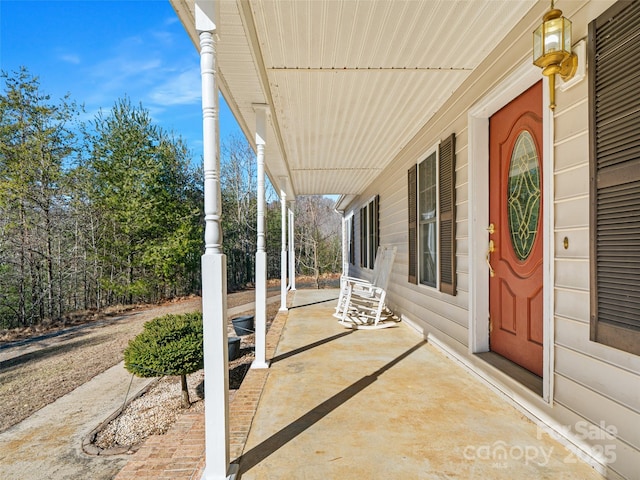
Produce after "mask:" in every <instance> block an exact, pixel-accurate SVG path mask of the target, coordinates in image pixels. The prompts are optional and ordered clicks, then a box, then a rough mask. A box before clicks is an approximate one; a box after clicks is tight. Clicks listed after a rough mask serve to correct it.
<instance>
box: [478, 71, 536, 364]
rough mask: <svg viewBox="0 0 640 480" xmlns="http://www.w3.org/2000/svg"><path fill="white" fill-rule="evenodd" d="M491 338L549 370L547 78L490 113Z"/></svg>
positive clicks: (500, 349) (518, 358)
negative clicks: (545, 321)
mask: <svg viewBox="0 0 640 480" xmlns="http://www.w3.org/2000/svg"><path fill="white" fill-rule="evenodd" d="M489 159H490V160H489V221H490V223H491V224H493V230H490V232H491V231H493V233H490V234H489V239H490V240H491V241H492V242H493V251H492V252H491V253H490V254H489V255H488V257H487V259H488V261H489V262H490V266H491V268H492V269H493V272H494V275H493V276H491V277H490V278H489V315H490V334H489V344H490V348H491V350H492V351H493V352H496V353H498V354H500V355H502V356H504V357H506V358H508V359H509V360H511V361H513V362H515V363H517V364H518V365H521V366H523V367H524V368H526V369H527V370H530V371H531V372H533V373H535V374H536V375H539V376H542V338H543V336H542V238H543V231H542V164H543V162H542V82H538V83H537V84H536V85H534V86H533V87H531V88H530V89H529V90H527V91H526V92H524V93H523V94H522V95H520V96H519V97H518V98H516V99H515V100H513V101H512V102H511V103H509V104H508V105H506V106H505V107H503V108H502V109H501V110H499V111H498V112H496V113H495V114H494V115H493V116H492V117H491V118H490V120H489Z"/></svg>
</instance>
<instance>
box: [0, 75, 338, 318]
mask: <svg viewBox="0 0 640 480" xmlns="http://www.w3.org/2000/svg"><path fill="white" fill-rule="evenodd" d="M0 78H1V79H2V82H3V85H2V90H1V91H0V328H13V327H20V326H29V325H35V324H38V323H41V322H43V321H48V320H52V321H59V320H64V319H65V318H66V317H67V316H68V315H69V314H70V313H71V312H77V311H87V310H101V309H104V308H105V307H108V306H111V305H116V304H131V303H148V302H156V301H159V300H161V299H166V298H171V297H176V296H183V295H188V294H199V293H200V288H201V284H200V282H201V277H200V257H201V255H202V252H203V228H204V224H203V211H202V208H203V187H202V167H201V166H200V165H201V163H202V162H200V161H199V162H194V161H193V160H194V159H193V158H192V153H191V152H190V150H189V148H188V146H187V145H186V143H185V141H184V140H183V139H182V138H181V137H180V136H179V135H175V134H174V133H172V132H167V131H165V130H163V129H162V128H160V127H158V126H157V125H154V123H153V121H152V119H151V116H150V114H149V112H148V111H147V110H146V109H145V108H143V106H142V105H141V104H140V105H137V106H136V105H133V104H132V103H131V101H130V100H129V99H128V98H126V97H125V98H122V99H118V100H116V101H115V103H114V106H113V107H112V109H111V110H110V111H108V112H99V113H98V114H97V115H96V116H95V117H94V118H93V119H92V120H88V121H81V120H80V118H81V116H82V114H83V109H82V107H81V106H79V105H78V104H76V103H75V102H74V101H72V100H71V99H70V96H69V95H67V96H65V97H64V98H62V99H60V100H59V101H57V102H55V101H52V100H51V97H50V96H49V95H47V94H46V93H44V92H43V91H42V90H41V88H40V84H39V80H38V78H37V77H35V76H33V75H31V74H30V73H29V71H28V70H27V69H25V68H21V69H20V71H18V72H14V73H13V74H8V73H5V72H2V73H1V75H0ZM196 163H197V166H196ZM221 164H222V167H221V180H222V183H221V184H222V200H223V204H222V208H223V220H222V221H223V234H224V242H223V243H224V249H225V253H226V254H227V264H228V286H229V288H230V289H239V288H242V287H244V286H245V285H247V284H250V283H251V282H252V281H253V277H254V273H255V272H254V270H255V265H254V253H255V250H256V215H257V212H256V204H257V199H256V188H255V182H256V179H255V155H254V153H253V151H252V149H251V147H250V146H249V144H248V143H247V142H246V140H245V139H244V138H239V137H231V138H229V139H225V140H224V141H223V144H222V147H221ZM271 197H272V200H271V201H270V202H268V204H267V217H266V218H267V221H266V224H267V225H266V234H267V250H268V251H267V253H268V258H269V265H268V275H269V277H273V278H279V275H280V206H279V202H278V201H277V196H275V195H274V194H273V192H272V194H271ZM274 197H276V198H274ZM327 201H328V200H327V199H324V198H322V197H312V198H311V197H310V199H308V202H311V203H312V204H317V205H320V204H323V203H326V202H327ZM329 202H330V201H329ZM301 206H303V207H304V208H301ZM296 209H297V221H296V232H295V235H296V239H298V241H297V242H296V243H297V245H296V257H297V258H296V259H297V260H298V263H299V265H300V266H301V267H300V268H301V269H303V270H304V272H303V273H305V272H306V271H307V270H308V268H309V267H307V266H308V265H311V267H310V268H311V270H313V269H314V268H315V270H313V271H314V272H315V271H318V272H323V271H326V270H335V271H338V270H337V269H338V268H339V264H340V260H339V256H340V255H339V253H340V250H339V235H338V233H339V217H338V216H337V215H334V217H333V220H332V221H333V225H334V227H335V228H334V229H333V236H334V237H336V236H337V238H338V248H337V249H336V250H334V251H330V250H331V249H330V248H325V246H324V243H331V242H333V243H334V244H335V238H333V239H331V240H329V239H328V237H330V236H331V235H332V234H328V233H327V230H328V227H327V225H322V224H316V227H317V229H318V230H319V231H322V232H324V233H322V234H320V233H319V234H318V235H316V238H315V240H310V241H308V239H310V238H312V237H313V235H312V234H310V233H309V232H311V231H312V230H313V228H314V227H313V226H310V225H309V224H307V222H306V220H305V218H306V216H305V215H306V213H307V212H308V211H309V207H308V206H307V204H306V203H305V201H304V200H303V201H300V202H298V203H297V204H296ZM325 210H326V208H325ZM325 220H326V219H325ZM325 223H326V222H325ZM329 230H331V229H330V228H329ZM322 238H325V240H326V241H325V242H324V243H323V246H321V247H317V248H316V250H318V251H319V250H326V251H325V252H324V253H323V254H321V255H320V256H319V257H318V259H316V260H313V259H312V257H313V255H314V253H313V249H314V247H313V242H316V244H317V241H318V239H322ZM310 242H311V243H310ZM321 243H322V241H321ZM315 255H316V256H318V253H317V251H316V253H315ZM336 259H337V260H336ZM336 262H337V263H336ZM313 265H315V267H314V266H313Z"/></svg>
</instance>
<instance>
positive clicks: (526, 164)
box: [507, 130, 540, 260]
mask: <svg viewBox="0 0 640 480" xmlns="http://www.w3.org/2000/svg"><path fill="white" fill-rule="evenodd" d="M507 196H508V197H507V210H508V211H507V216H508V219H509V231H510V233H511V244H512V246H513V250H514V251H515V253H516V256H517V257H518V259H520V260H526V259H527V257H528V256H529V254H530V253H531V250H532V249H533V243H534V242H535V239H536V234H537V233H538V218H539V217H540V167H539V164H538V153H537V151H536V146H535V143H534V141H533V137H532V136H531V134H530V133H529V132H528V131H526V130H523V131H522V132H520V134H519V135H518V138H517V139H516V143H515V145H514V147H513V152H512V153H511V160H510V163H509V180H508V182H507Z"/></svg>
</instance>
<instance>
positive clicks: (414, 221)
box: [407, 165, 418, 285]
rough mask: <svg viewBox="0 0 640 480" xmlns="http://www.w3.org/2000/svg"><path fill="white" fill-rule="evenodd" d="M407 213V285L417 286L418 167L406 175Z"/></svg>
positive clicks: (414, 167)
mask: <svg viewBox="0 0 640 480" xmlns="http://www.w3.org/2000/svg"><path fill="white" fill-rule="evenodd" d="M407 187H408V195H407V196H408V202H409V204H408V211H409V232H408V235H409V278H408V281H409V283H413V284H415V285H417V284H418V275H417V271H418V252H417V245H416V242H417V239H418V203H417V194H418V166H417V165H414V166H412V167H411V168H410V169H409V172H408V174H407Z"/></svg>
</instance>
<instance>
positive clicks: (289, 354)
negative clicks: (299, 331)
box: [271, 330, 357, 364]
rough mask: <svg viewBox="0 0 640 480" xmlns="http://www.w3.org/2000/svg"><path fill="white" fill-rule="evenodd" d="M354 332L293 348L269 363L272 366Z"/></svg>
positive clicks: (350, 331)
mask: <svg viewBox="0 0 640 480" xmlns="http://www.w3.org/2000/svg"><path fill="white" fill-rule="evenodd" d="M356 331H357V330H349V331H348V332H343V333H338V334H336V335H332V336H331V337H327V338H323V339H322V340H318V341H317V342H313V343H310V344H309V345H305V346H303V347H299V348H294V349H293V350H291V351H290V352H285V353H282V354H280V355H276V356H275V357H273V358H272V359H271V363H272V364H273V363H276V362H279V361H281V360H284V359H286V358H289V357H293V356H294V355H298V354H299V353H302V352H306V351H308V350H311V349H313V348H316V347H319V346H320V345H324V344H325V343H329V342H332V341H334V340H337V339H339V338H342V337H346V336H347V335H351V334H352V333H353V332H356Z"/></svg>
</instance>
